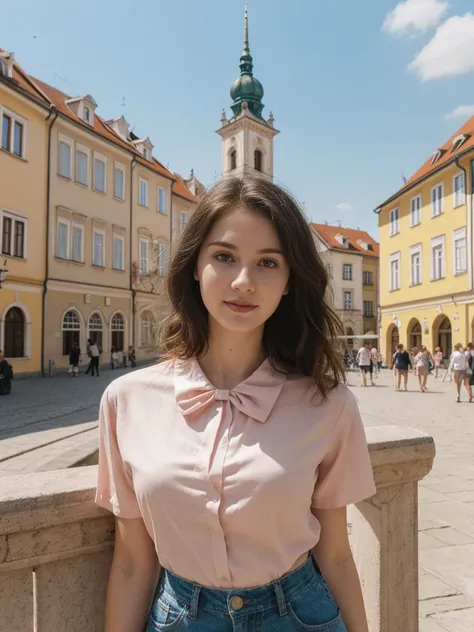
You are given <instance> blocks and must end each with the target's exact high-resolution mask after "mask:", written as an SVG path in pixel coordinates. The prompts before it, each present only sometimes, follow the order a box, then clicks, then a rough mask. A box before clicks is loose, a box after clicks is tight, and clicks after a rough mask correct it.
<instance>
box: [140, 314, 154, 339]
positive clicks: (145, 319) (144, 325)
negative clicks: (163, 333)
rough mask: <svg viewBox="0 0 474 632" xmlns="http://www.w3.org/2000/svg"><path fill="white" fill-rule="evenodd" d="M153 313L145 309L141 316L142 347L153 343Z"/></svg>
mask: <svg viewBox="0 0 474 632" xmlns="http://www.w3.org/2000/svg"><path fill="white" fill-rule="evenodd" d="M153 322H154V318H153V314H152V313H151V312H150V311H148V310H147V311H144V312H143V313H142V315H141V317H140V343H141V346H142V347H149V346H150V345H153Z"/></svg>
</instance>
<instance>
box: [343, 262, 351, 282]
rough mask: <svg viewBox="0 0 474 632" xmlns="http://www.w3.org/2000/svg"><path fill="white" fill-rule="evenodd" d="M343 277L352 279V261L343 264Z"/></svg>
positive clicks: (348, 279) (346, 279) (347, 279)
mask: <svg viewBox="0 0 474 632" xmlns="http://www.w3.org/2000/svg"><path fill="white" fill-rule="evenodd" d="M342 278H343V279H344V281H352V265H351V264H350V263H345V264H344V265H343V266H342Z"/></svg>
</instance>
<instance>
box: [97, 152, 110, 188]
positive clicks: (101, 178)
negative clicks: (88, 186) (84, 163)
mask: <svg viewBox="0 0 474 632" xmlns="http://www.w3.org/2000/svg"><path fill="white" fill-rule="evenodd" d="M106 171H107V159H106V158H98V157H97V156H94V189H95V190H96V191H99V193H105V185H106V182H105V181H106Z"/></svg>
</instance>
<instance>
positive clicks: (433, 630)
mask: <svg viewBox="0 0 474 632" xmlns="http://www.w3.org/2000/svg"><path fill="white" fill-rule="evenodd" d="M419 632H446V628H442V627H441V625H440V624H439V623H437V622H436V621H434V620H433V619H432V618H431V617H428V618H427V619H420V628H419Z"/></svg>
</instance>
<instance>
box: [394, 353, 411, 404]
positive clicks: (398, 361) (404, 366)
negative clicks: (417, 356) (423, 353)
mask: <svg viewBox="0 0 474 632" xmlns="http://www.w3.org/2000/svg"><path fill="white" fill-rule="evenodd" d="M394 367H395V373H396V380H397V381H396V385H395V388H396V390H397V391H401V390H402V378H403V390H404V391H405V392H406V391H407V390H408V369H409V368H413V364H412V361H411V356H410V354H409V353H408V351H405V348H404V346H403V345H402V344H401V343H400V344H398V345H397V350H396V352H395V353H394V355H393V359H392V369H393V368H394Z"/></svg>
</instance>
